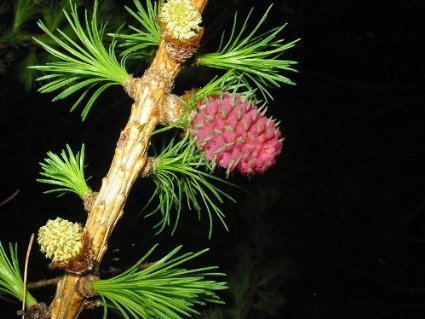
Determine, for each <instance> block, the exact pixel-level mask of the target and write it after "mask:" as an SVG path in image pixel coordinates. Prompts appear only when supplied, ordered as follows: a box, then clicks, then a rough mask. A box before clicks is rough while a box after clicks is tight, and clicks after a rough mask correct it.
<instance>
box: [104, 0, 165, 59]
mask: <svg viewBox="0 0 425 319" xmlns="http://www.w3.org/2000/svg"><path fill="white" fill-rule="evenodd" d="M134 5H135V6H136V8H137V12H135V11H133V10H132V9H131V8H129V7H127V6H125V9H126V10H127V11H128V12H129V13H130V14H131V15H132V16H133V17H134V18H135V19H136V20H137V21H138V22H139V23H140V25H141V27H140V28H136V27H134V26H131V25H130V26H129V28H130V29H131V30H132V31H133V32H134V33H132V34H128V33H125V34H124V33H113V34H112V35H113V36H115V37H117V38H120V39H123V40H124V43H123V44H121V45H120V46H121V47H123V48H126V49H125V50H124V51H123V52H122V53H121V55H122V56H125V57H127V56H128V57H132V58H141V57H145V56H146V55H149V54H148V53H149V50H150V49H154V48H156V47H157V46H158V45H159V42H160V41H161V30H160V28H159V25H158V23H157V22H156V19H157V15H158V3H157V2H156V1H154V2H153V4H152V1H151V0H146V9H145V8H144V7H143V6H142V4H141V3H140V1H139V0H134Z"/></svg>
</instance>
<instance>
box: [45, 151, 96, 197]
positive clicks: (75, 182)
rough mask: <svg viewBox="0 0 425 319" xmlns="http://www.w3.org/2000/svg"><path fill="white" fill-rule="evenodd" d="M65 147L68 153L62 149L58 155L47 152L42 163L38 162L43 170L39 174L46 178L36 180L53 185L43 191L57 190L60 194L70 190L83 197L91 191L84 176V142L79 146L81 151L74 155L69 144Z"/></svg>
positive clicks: (51, 191) (53, 191)
mask: <svg viewBox="0 0 425 319" xmlns="http://www.w3.org/2000/svg"><path fill="white" fill-rule="evenodd" d="M66 149H67V151H68V153H67V152H66V151H65V150H62V152H61V154H60V155H61V156H60V157H59V156H58V155H56V154H55V153H53V152H48V153H47V158H45V159H44V162H43V163H40V166H41V168H42V170H43V171H42V172H41V173H40V175H42V176H44V177H46V178H42V179H37V181H38V182H40V183H45V184H49V185H53V188H52V189H50V190H48V191H46V192H45V193H55V192H58V193H59V196H61V195H63V194H65V193H67V192H70V193H75V194H77V195H79V196H80V197H81V198H85V197H86V196H87V195H89V194H90V193H91V190H90V188H89V187H88V186H87V183H86V178H85V177H84V167H85V164H84V157H85V154H84V144H83V145H82V147H81V152H77V154H76V155H74V153H73V152H72V150H71V148H70V147H69V145H66Z"/></svg>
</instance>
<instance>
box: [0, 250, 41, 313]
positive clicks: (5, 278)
mask: <svg viewBox="0 0 425 319" xmlns="http://www.w3.org/2000/svg"><path fill="white" fill-rule="evenodd" d="M0 292H3V293H6V294H9V295H12V296H13V297H15V298H17V299H18V300H19V301H21V302H23V300H24V282H23V280H22V276H21V271H20V269H19V260H18V249H17V245H16V244H15V246H13V245H12V244H10V243H9V256H8V254H7V252H6V250H5V249H4V247H3V244H2V243H1V242H0ZM36 303H37V301H36V300H35V299H34V297H33V296H32V295H31V294H30V293H29V292H28V291H27V292H26V296H25V305H26V306H27V307H30V306H32V305H35V304H36Z"/></svg>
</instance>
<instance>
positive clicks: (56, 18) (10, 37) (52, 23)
mask: <svg viewBox="0 0 425 319" xmlns="http://www.w3.org/2000/svg"><path fill="white" fill-rule="evenodd" d="M85 2H87V1H84V0H75V1H74V2H73V3H75V4H76V5H77V6H79V5H82V4H85ZM90 2H92V1H90ZM68 7H69V1H68V0H16V1H14V0H5V1H4V2H3V3H2V4H0V75H5V74H10V76H11V77H14V78H15V79H16V80H17V81H19V82H20V83H21V84H22V85H23V87H24V88H25V90H27V91H29V90H31V89H33V88H34V86H35V79H36V78H37V77H39V76H40V72H39V71H37V70H31V69H28V67H29V66H31V65H35V64H38V65H42V64H46V63H47V62H49V61H51V59H52V58H53V57H52V56H51V55H50V54H47V53H46V52H45V51H44V50H43V49H42V48H41V47H39V46H37V45H36V44H35V42H34V40H33V38H36V39H38V40H40V41H42V42H44V43H46V44H48V45H51V46H52V47H53V48H55V47H56V46H57V44H56V43H55V42H54V41H52V40H51V39H50V38H49V37H48V36H47V35H46V34H45V33H41V30H40V29H39V28H38V27H37V21H38V20H41V21H43V23H44V24H45V26H46V28H47V29H49V30H50V31H52V32H54V31H55V30H56V29H57V28H60V29H61V30H63V31H64V32H65V33H69V32H67V31H69V29H70V28H71V27H70V25H69V24H68V23H66V18H65V15H64V11H63V10H64V9H67V8H68ZM86 7H88V8H93V6H92V5H91V4H90V5H87V6H86ZM99 15H100V16H102V19H103V20H104V21H108V29H110V30H114V31H115V30H117V29H118V27H119V26H120V25H121V24H122V23H123V21H124V15H123V10H122V8H121V5H120V4H119V3H116V2H115V1H114V0H103V1H102V5H101V6H100V8H99Z"/></svg>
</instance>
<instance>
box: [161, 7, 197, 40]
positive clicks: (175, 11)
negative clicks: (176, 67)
mask: <svg viewBox="0 0 425 319" xmlns="http://www.w3.org/2000/svg"><path fill="white" fill-rule="evenodd" d="M158 17H159V20H160V22H161V24H162V26H164V27H165V31H166V32H167V34H168V35H169V36H171V37H172V38H174V39H178V40H181V41H187V40H190V39H192V38H193V37H194V36H196V35H197V34H198V32H199V31H200V30H201V27H200V24H201V23H202V17H201V13H200V12H199V11H198V9H197V8H196V7H195V6H194V5H193V3H192V1H190V0H169V1H167V2H166V3H165V4H164V5H163V6H162V7H161V10H160V12H159V15H158Z"/></svg>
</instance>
